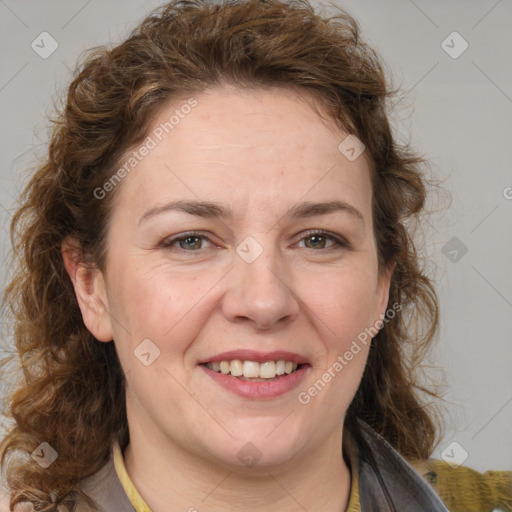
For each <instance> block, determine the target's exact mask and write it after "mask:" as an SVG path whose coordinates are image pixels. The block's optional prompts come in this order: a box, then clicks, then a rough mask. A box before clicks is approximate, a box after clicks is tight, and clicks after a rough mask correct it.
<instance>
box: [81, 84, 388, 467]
mask: <svg viewBox="0 0 512 512" xmlns="http://www.w3.org/2000/svg"><path fill="white" fill-rule="evenodd" d="M195 101H196V102H197V103H195V102H194V101H189V102H188V105H189V106H190V108H188V107H185V106H184V105H185V104H187V100H183V101H182V102H180V101H174V102H173V103H172V104H170V105H169V106H168V108H165V109H164V110H162V111H161V112H160V114H159V117H158V118H157V119H156V121H155V122H154V125H153V127H152V130H153V131H152V132H151V134H150V137H151V138H152V141H153V142H151V141H149V139H146V141H145V145H146V147H147V148H149V149H148V150H147V151H146V150H138V156H135V158H136V159H137V163H136V165H135V166H133V169H132V170H130V172H129V173H127V175H126V176H125V177H124V178H123V179H122V181H121V182H119V183H117V184H116V185H115V186H116V187H118V189H117V190H115V193H116V194H117V197H116V203H115V206H114V208H113V211H112V217H111V224H110V226H109V231H108V240H107V242H108V247H107V259H106V267H105V269H106V270H105V272H104V274H101V273H98V274H97V275H96V277H95V278H94V283H93V285H94V286H92V287H90V288H88V290H89V291H90V293H91V296H93V295H94V298H95V300H97V301H100V302H102V303H103V304H104V305H105V309H106V311H107V312H108V314H107V315H102V313H101V310H98V309H97V308H93V309H94V311H92V312H91V311H89V312H85V311H84V308H85V309H87V306H86V305H85V304H84V303H83V302H84V301H82V302H81V306H82V311H84V320H85V321H86V324H87V326H88V327H89V329H90V330H91V331H92V332H93V334H95V336H96V337H97V339H99V340H102V341H108V340H111V339H114V342H115V346H116V349H117V351H118V354H119V357H120V360H121V364H122V367H123V369H124V371H125V374H126V381H127V411H128V421H129V427H130V431H131V433H132V436H139V438H140V437H144V438H146V439H149V440H150V441H151V442H152V443H157V445H158V446H160V447H165V446H170V445H169V443H171V444H172V445H173V446H176V447H180V449H181V450H186V451H187V452H188V453H192V454H195V455H199V456H200V457H201V458H202V459H203V460H204V459H206V460H210V461H215V462H217V463H222V464H224V465H228V466H231V467H233V466H237V467H240V468H242V467H243V465H244V464H246V465H247V461H248V460H250V459H251V458H252V459H253V460H256V459H258V464H259V466H260V467H261V466H266V467H269V466H271V465H275V464H281V463H286V462H289V461H297V460H299V459H300V457H301V456H303V455H304V454H306V453H307V452H308V451H309V452H310V453H312V451H313V450H314V449H315V448H318V447H319V446H320V445H321V444H322V443H324V442H325V441H326V440H327V439H328V438H329V437H332V436H334V435H335V433H338V434H339V432H340V428H341V425H342V421H343V417H344V414H345V412H346V410H347V408H348V406H349V404H350V402H351V400H352V398H353V396H354V393H355V392H356V389H357V387H358V385H359V382H360V380H361V376H362V372H363V369H364V366H365V363H366V359H367V353H368V348H369V343H366V344H364V343H361V341H358V342H357V343H356V345H357V346H358V347H359V350H356V349H355V348H354V344H353V342H354V340H357V339H358V336H360V335H361V333H363V332H364V331H365V329H368V328H370V327H372V326H375V324H376V323H377V324H378V320H379V319H380V318H381V317H380V315H382V314H383V313H384V312H385V308H386V304H387V297H388V288H389V272H388V273H384V274H383V275H384V277H381V278H380V279H379V275H378V272H377V270H378V267H377V252H376V246H375V241H374V234H373V231H372V211H371V196H372V191H371V183H370V172H369V167H368V163H367V161H366V157H365V154H364V153H362V154H361V156H359V157H357V158H354V157H355V156H357V153H358V151H359V149H360V148H359V147H357V145H354V141H353V140H352V139H348V140H347V141H345V143H344V144H342V146H341V149H339V146H340V143H342V142H343V141H344V139H345V137H346V136H347V135H346V134H344V133H342V132H341V131H340V130H339V129H336V128H335V126H334V125H332V126H331V124H330V123H329V122H327V121H325V120H322V118H321V117H319V115H318V114H317V113H316V112H315V111H314V109H313V108H312V107H311V106H310V104H308V103H307V102H305V101H304V100H302V99H301V98H300V97H299V96H298V95H297V94H296V93H295V92H292V91H290V90H284V89H281V90H271V89H262V90H259V91H251V92H248V91H245V92H243V91H240V90H238V89H234V88H227V87H223V88H220V87H218V88H215V89H209V90H208V91H207V92H205V93H202V94H200V95H197V96H196V97H195ZM176 111H178V112H176ZM173 115H174V116H175V117H174V118H173V120H172V121H170V119H171V116H173ZM177 119H179V121H176V120H177ZM166 122H167V125H165V124H164V123H166ZM164 126H165V128H166V129H165V128H164ZM167 132H168V133H167ZM159 139H161V140H159ZM153 146H154V147H153ZM352 149H353V151H352ZM144 155H145V156H144ZM130 156H132V157H133V153H130V155H128V156H127V158H126V161H127V162H128V158H129V157H130ZM139 160H140V161H139ZM123 163H124V162H123ZM131 163H132V164H134V161H132V162H131ZM121 165H122V164H121ZM127 168H129V167H127ZM130 169H131V168H130ZM114 171H116V170H114ZM122 174H123V173H121V177H122ZM118 177H119V175H118ZM106 188H108V186H107V187H106ZM109 193H112V192H109ZM99 200H101V199H99ZM320 230H322V231H325V232H326V233H318V232H319V231H320ZM191 232H193V233H191ZM85 302H86V301H85ZM360 339H361V336H360ZM351 348H352V350H351ZM238 351H240V352H239V353H238V354H237V353H233V354H227V355H222V354H223V353H226V352H238ZM244 351H245V352H244ZM347 351H348V352H351V353H352V357H349V356H346V355H345V354H346V353H347ZM272 352H283V353H282V354H271V353H272ZM221 360H227V361H229V362H230V363H231V361H233V360H234V361H235V362H234V363H231V364H230V366H229V368H230V370H233V372H234V373H235V374H236V373H237V372H238V373H239V372H240V367H241V368H242V370H243V369H244V366H245V370H246V371H256V372H258V370H259V371H260V372H261V373H260V375H263V376H265V375H273V373H272V372H273V371H276V370H278V371H279V372H280V373H282V372H283V370H284V371H285V375H284V376H283V375H281V376H278V377H276V378H275V379H274V380H272V381H269V380H265V381H253V380H249V381H248V380H245V381H244V380H243V379H240V378H238V377H235V376H232V375H224V374H222V373H217V371H215V370H216V368H214V369H213V370H212V369H209V368H208V367H207V366H206V365H205V364H204V363H206V362H217V363H219V361H221ZM237 360H240V361H241V362H242V363H237V362H236V361H237ZM244 360H247V361H254V362H264V361H289V362H290V363H293V362H296V363H301V365H300V366H299V367H298V370H297V373H295V372H293V373H291V374H290V375H287V374H286V371H289V370H290V366H291V365H290V364H288V365H287V364H284V365H283V363H282V362H281V363H277V365H276V366H274V363H272V362H268V363H266V364H262V365H255V364H254V363H252V364H251V363H247V364H245V365H244V364H243V361H244ZM337 361H338V363H339V364H338V365H336V364H335V363H336V362H337ZM342 361H343V362H342ZM283 366H284V368H283ZM340 366H341V369H340ZM221 368H222V369H224V371H226V365H225V364H223V366H222V367H221ZM292 368H293V367H292ZM279 369H280V370H279ZM267 371H268V372H269V373H265V372H267ZM326 372H327V373H326ZM327 374H328V375H330V378H329V377H328V376H327V377H326V375H327ZM248 375H252V374H248ZM254 375H256V373H255V374H254ZM319 379H320V381H321V383H319V382H318V381H319ZM315 382H316V387H314V385H315ZM312 387H313V388H314V389H313V390H312V391H311V389H310V388H312ZM308 390H309V391H308ZM315 390H316V392H315ZM247 443H252V445H249V444H247ZM247 456H249V459H247Z"/></svg>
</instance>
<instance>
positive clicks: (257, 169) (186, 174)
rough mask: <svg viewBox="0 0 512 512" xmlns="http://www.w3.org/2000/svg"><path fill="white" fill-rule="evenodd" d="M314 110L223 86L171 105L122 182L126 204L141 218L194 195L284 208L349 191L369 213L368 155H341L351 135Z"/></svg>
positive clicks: (288, 98) (301, 99)
mask: <svg viewBox="0 0 512 512" xmlns="http://www.w3.org/2000/svg"><path fill="white" fill-rule="evenodd" d="M315 105H318V104H317V103H315V101H314V98H313V97H311V96H308V95H307V94H306V95H304V94H301V95H299V94H298V93H297V91H294V90H291V89H284V88H281V89H265V88H260V89H255V90H240V89H236V88H234V87H216V88H213V89H209V90H207V91H205V92H203V93H200V94H198V95H195V96H194V97H193V98H192V97H191V98H187V97H183V98H181V99H174V100H172V101H170V102H169V103H168V104H167V105H166V106H165V107H163V108H162V109H161V110H160V112H159V113H158V115H157V117H156V118H155V119H154V121H153V123H152V126H151V128H150V131H149V137H148V139H146V141H145V142H144V143H143V145H144V144H146V145H151V149H150V151H148V152H145V153H146V156H144V157H142V158H141V159H140V161H139V162H138V163H137V165H136V167H135V168H134V169H133V171H132V172H130V174H129V176H128V177H127V178H126V179H125V180H123V184H122V189H123V190H121V191H119V192H120V196H121V197H120V198H119V207H120V208H123V207H127V206H129V209H130V213H131V214H134V215H135V214H141V210H142V209H143V208H146V207H148V206H152V205H154V204H157V203H158V202H165V201H169V200H172V199H181V198H188V199H201V200H215V201H220V202H226V203H229V204H230V205H231V209H233V210H234V211H236V212H238V213H241V212H243V211H246V210H247V208H248V207H249V206H250V205H254V206H258V207H262V208H263V207H266V206H267V207H268V206H269V205H271V206H272V209H273V210H275V211H276V212H277V211H278V210H279V206H280V205H282V207H283V208H289V207H290V206H291V205H292V204H293V203H295V202H296V201H298V200H299V199H300V198H301V197H303V198H304V199H307V200H315V199H322V200H335V199H340V197H338V196H340V195H342V196H343V197H342V198H341V199H345V200H349V199H350V200H351V201H352V202H355V203H358V207H359V208H360V209H363V210H364V209H367V208H369V196H370V195H371V184H370V173H369V165H368V162H367V160H366V155H365V154H364V153H363V154H362V155H361V156H360V157H359V158H357V159H355V160H353V161H351V160H349V159H348V158H347V157H346V156H345V155H344V153H343V152H341V151H340V149H339V146H340V143H342V142H343V141H344V139H345V138H346V137H347V133H345V132H343V131H342V130H341V129H339V128H338V127H337V126H336V125H335V123H334V121H332V120H330V119H328V118H327V117H325V118H323V117H321V116H320V115H319V112H321V107H320V110H319V111H317V109H315V108H314V106H315ZM141 147H142V146H141ZM137 149H138V148H135V150H136V151H137ZM320 196H322V197H321V198H320Z"/></svg>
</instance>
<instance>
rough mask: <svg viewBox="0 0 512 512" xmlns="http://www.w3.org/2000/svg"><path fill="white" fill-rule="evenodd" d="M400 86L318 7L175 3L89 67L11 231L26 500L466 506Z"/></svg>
mask: <svg viewBox="0 0 512 512" xmlns="http://www.w3.org/2000/svg"><path fill="white" fill-rule="evenodd" d="M389 94H390V91H389V90H388V87H387V83H386V80H385V77H384V73H383V71H382V67H381V64H380V61H379V58H378V57H377V55H376V54H375V52H374V51H373V50H372V49H371V48H369V47H368V46H367V45H366V44H364V43H363V42H362V41H361V40H360V39H359V33H358V28H357V25H356V23H355V22H354V20H353V19H352V18H350V17H349V16H348V15H347V14H345V13H344V12H343V11H340V12H339V14H338V16H336V17H334V18H333V19H331V20H327V19H323V18H321V17H320V16H318V15H316V14H315V13H314V11H313V9H312V7H311V6H310V5H309V4H308V3H306V2H296V3H292V4H286V3H281V2H279V1H276V0H271V1H265V2H256V1H253V0H250V1H248V2H246V1H240V2H231V3H226V4H222V5H213V4H208V3H202V2H171V3H170V4H168V5H167V6H165V7H164V8H163V9H162V10H160V11H159V12H156V13H154V14H153V15H151V16H150V17H148V18H147V19H146V20H144V21H143V22H142V24H141V25H140V26H139V27H138V28H137V29H136V30H135V31H134V32H133V33H132V35H131V36H130V37H129V38H128V39H127V40H126V41H125V42H123V43H122V44H121V45H119V46H117V47H115V48H113V49H111V50H107V49H100V50H97V51H95V52H94V53H92V54H91V55H90V56H89V57H88V58H87V59H86V60H85V62H83V64H82V65H81V68H80V70H79V72H78V74H77V76H76V78H75V79H74V81H73V82H72V84H71V86H70V88H69V94H68V98H67V103H66V106H65V108H64V109H63V111H62V112H61V114H60V117H59V118H58V119H57V123H56V127H55V131H54V133H53V136H52V140H51V144H50V148H49V154H48V159H47V161H46V162H45V163H44V165H42V166H41V167H40V169H39V170H38V171H37V173H36V174H35V175H34V177H33V179H32V181H31V182H30V184H29V185H28V187H27V189H26V192H25V195H24V200H23V205H22V207H21V208H20V210H19V211H18V212H17V214H16V216H15V218H14V220H13V234H14V238H15V239H16V253H17V254H18V255H19V257H20V261H19V270H18V272H17V274H16V275H15V277H14V279H13V281H12V283H11V285H10V287H9V288H8V290H7V296H6V298H7V301H8V303H9V304H10V305H11V307H12V308H13V312H14V314H15V318H16V347H17V350H18V353H19V356H20V361H21V366H22V370H23V373H22V375H21V377H20V381H19V383H18V385H17V387H15V388H14V390H13V394H12V395H11V396H10V397H9V399H8V400H7V403H8V405H9V408H8V410H7V411H6V414H7V415H10V416H11V417H12V418H13V419H14V423H13V426H12V428H11V430H10V431H9V432H8V434H7V436H6V437H5V439H4V441H3V444H2V462H3V464H4V466H5V468H6V481H7V483H8V486H9V500H8V501H9V504H10V506H14V505H16V504H17V507H18V508H17V509H16V508H15V510H23V507H24V506H26V504H27V503H29V502H30V503H32V506H33V509H34V510H38V511H39V510H44V511H46V510H79V511H81V510H105V511H123V510H137V511H142V510H152V511H154V512H159V511H164V510H165V511H167V510H188V511H195V510H199V511H201V510H211V511H216V510H254V511H260V510H261V511H263V510H265V511H267V510H270V511H273V510H280V511H287V510H308V511H320V510H322V511H340V510H349V511H354V510H362V511H368V510H410V511H420V510H421V511H427V510H428V511H437V510H439V511H441V510H447V508H446V505H445V504H443V501H442V500H441V498H439V496H438V495H437V494H436V493H435V492H434V490H433V489H434V488H436V486H437V488H442V485H443V482H444V481H446V478H448V476H444V475H448V474H450V475H452V474H453V472H450V471H448V469H447V468H448V466H447V465H446V464H444V463H436V462H433V463H431V462H429V458H430V456H431V453H432V449H433V446H434V444H435V440H436V428H435V420H434V418H435V416H433V413H432V412H431V411H430V410H429V409H428V408H427V407H425V392H426V393H427V394H428V393H430V394H431V395H432V396H435V393H434V392H432V391H429V390H427V389H423V388H422V387H421V386H419V384H418V382H417V381H416V377H415V374H414V372H413V367H412V366H411V365H414V364H416V363H415V362H417V361H420V360H421V357H422V356H423V354H424V353H425V351H426V350H427V349H428V347H429V345H430V344H431V342H432V340H433V338H434V335H435V333H436V329H437V321H438V311H437V300H436V295H435V291H434V288H433V286H432V284H431V282H430V281H429V279H428V278H427V277H426V275H425V274H424V273H423V271H422V269H421V268H420V265H419V263H418V259H417V256H416V252H415V247H414V245H413V242H412V240H411V238H410V235H409V233H408V232H407V230H406V228H405V227H404V226H405V223H406V222H408V221H410V220H411V219H414V218H415V217H416V216H417V215H418V214H419V213H420V212H421V211H422V208H423V203H424V200H425V181H424V178H423V176H422V174H421V171H420V164H421V159H420V158H419V157H418V156H416V155H415V154H414V153H412V152H411V151H409V150H408V149H407V148H405V147H401V146H399V145H398V143H397V142H396V140H395V139H394V138H393V135H392V133H391V131H390V127H389V124H388V120H387V117H386V114H385V106H386V99H387V98H388V96H389ZM412 326H415V328H413V327H412ZM420 393H422V394H420ZM15 450H21V451H22V452H23V453H24V454H26V455H28V457H25V458H21V457H19V455H18V456H16V455H15ZM9 455H11V457H10V458H9V457H8V456H9ZM8 460H9V461H10V465H7V462H8ZM407 460H408V462H407ZM411 463H412V464H413V465H415V466H416V467H417V468H420V467H421V470H420V472H417V471H415V470H414V469H413V466H412V465H411ZM467 471H470V470H467ZM423 474H425V477H424V476H423ZM436 474H437V476H435V477H434V475H436ZM457 474H458V475H460V474H461V473H457ZM465 475H466V473H465V472H462V476H463V477H465ZM471 475H473V476H474V473H471ZM476 478H477V481H479V482H482V483H483V484H485V485H489V484H488V482H491V480H484V479H483V478H484V477H481V476H480V475H478V474H476ZM503 478H507V475H505V476H504V477H503ZM436 480H437V481H438V483H437V484H436ZM457 482H458V484H460V485H462V484H463V482H464V478H462V479H461V478H458V480H457ZM491 484H492V482H491ZM492 485H494V484H492ZM505 485H506V482H505ZM498 491H499V489H496V491H495V492H496V493H498ZM459 492H460V491H459ZM449 494H450V495H451V494H452V493H447V495H446V496H442V497H443V498H444V499H446V500H450V499H452V498H450V495H449ZM502 494H503V493H502ZM462 496H463V493H461V494H459V495H458V497H459V498H460V499H462ZM482 496H483V494H482ZM456 498H457V496H456ZM491 499H494V500H495V502H493V503H491V502H490V501H489V503H488V504H490V505H491V506H498V505H500V502H499V501H496V500H498V498H497V497H496V496H494V495H492V498H491ZM500 499H503V500H504V499H506V497H505V496H504V495H503V496H502V498H500ZM508 499H509V498H508ZM509 500H510V499H509ZM23 503H25V505H23ZM504 503H505V502H504V501H503V502H502V503H501V505H500V506H502V507H505V505H504ZM508 503H510V501H509V502H508ZM449 506H450V507H451V510H457V509H456V508H455V506H456V505H455V506H454V505H453V503H449ZM6 510H7V508H6ZM465 510H469V509H468V508H465ZM474 510H479V509H477V508H474ZM482 510H483V509H482Z"/></svg>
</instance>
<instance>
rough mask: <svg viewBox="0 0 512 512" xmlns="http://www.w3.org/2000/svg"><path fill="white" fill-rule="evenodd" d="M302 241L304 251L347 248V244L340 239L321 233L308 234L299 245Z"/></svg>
mask: <svg viewBox="0 0 512 512" xmlns="http://www.w3.org/2000/svg"><path fill="white" fill-rule="evenodd" d="M302 241H304V247H305V248H306V249H331V248H332V249H335V248H336V246H337V248H342V247H348V244H347V243H345V242H344V241H343V240H342V239H340V238H338V237H336V236H334V235H330V234H327V233H324V232H323V231H313V232H310V233H308V234H307V235H306V236H305V237H303V238H302V239H301V241H300V242H299V243H301V242H302Z"/></svg>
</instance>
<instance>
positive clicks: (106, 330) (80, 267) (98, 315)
mask: <svg viewBox="0 0 512 512" xmlns="http://www.w3.org/2000/svg"><path fill="white" fill-rule="evenodd" d="M61 253H62V259H63V261H64V266H65V268H66V272H67V273H68V276H69V278H70V279H71V283H72V284H73V288H74V290H75V296H76V299H77V302H78V306H79V307H80V311H81V312H82V319H83V321H84V324H85V326H86V327H87V329H88V330H89V331H90V332H91V334H92V335H93V336H94V337H95V338H96V339H97V340H99V341H104V342H108V341H112V339H113V332H112V323H111V320H110V314H109V306H108V298H107V293H106V285H105V280H104V276H103V273H102V272H101V271H100V270H99V269H97V268H91V267H90V266H88V265H86V264H85V263H83V262H82V261H81V259H80V253H79V250H78V249H77V244H76V243H74V241H72V240H69V239H66V240H65V241H64V242H63V244H62V248H61Z"/></svg>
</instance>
